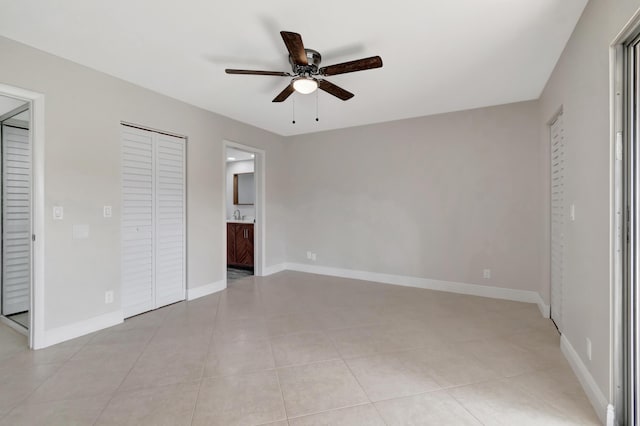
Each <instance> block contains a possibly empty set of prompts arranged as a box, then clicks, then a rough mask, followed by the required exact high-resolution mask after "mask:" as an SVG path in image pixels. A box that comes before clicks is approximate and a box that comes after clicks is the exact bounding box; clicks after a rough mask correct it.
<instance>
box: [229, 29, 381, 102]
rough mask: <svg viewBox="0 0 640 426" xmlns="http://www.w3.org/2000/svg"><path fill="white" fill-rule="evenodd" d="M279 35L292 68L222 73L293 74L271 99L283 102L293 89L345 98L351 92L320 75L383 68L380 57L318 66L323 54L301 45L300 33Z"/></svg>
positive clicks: (303, 92)
mask: <svg viewBox="0 0 640 426" xmlns="http://www.w3.org/2000/svg"><path fill="white" fill-rule="evenodd" d="M280 35H281V36H282V40H284V44H285V46H287V50H288V51H289V62H290V63H291V70H292V72H291V73H288V72H280V71H255V70H236V69H226V70H225V72H226V73H227V74H248V75H273V76H279V77H293V79H292V80H291V83H290V84H289V85H288V86H287V87H286V88H285V89H284V90H283V91H282V92H280V94H279V95H278V96H276V97H275V98H273V102H283V101H284V100H286V99H287V98H288V97H289V96H290V95H291V94H292V93H293V92H294V91H295V92H298V93H302V94H305V95H306V94H309V93H313V92H314V91H315V90H316V89H320V90H324V91H325V92H327V93H329V94H331V95H333V96H335V97H337V98H339V99H342V100H343V101H346V100H348V99H351V98H353V93H351V92H349V91H347V90H344V89H343V88H341V87H338V86H336V85H335V84H333V83H331V82H329V81H327V80H324V79H322V78H319V77H325V76H331V75H338V74H345V73H348V72H355V71H364V70H369V69H373V68H380V67H382V58H380V56H372V57H370V58H364V59H358V60H355V61H349V62H343V63H341V64H336V65H329V66H327V67H320V61H321V60H322V56H321V55H320V53H319V52H317V51H315V50H313V49H305V48H304V44H302V36H300V34H298V33H292V32H288V31H280Z"/></svg>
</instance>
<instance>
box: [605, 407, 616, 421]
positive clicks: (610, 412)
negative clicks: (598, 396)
mask: <svg viewBox="0 0 640 426" xmlns="http://www.w3.org/2000/svg"><path fill="white" fill-rule="evenodd" d="M606 425H607V426H616V425H617V423H616V409H615V407H614V406H613V405H612V404H609V405H607V423H606Z"/></svg>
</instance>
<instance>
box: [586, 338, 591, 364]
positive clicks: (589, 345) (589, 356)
mask: <svg viewBox="0 0 640 426" xmlns="http://www.w3.org/2000/svg"><path fill="white" fill-rule="evenodd" d="M587 358H589V361H591V339H589V338H588V337H587Z"/></svg>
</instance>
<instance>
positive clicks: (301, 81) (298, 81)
mask: <svg viewBox="0 0 640 426" xmlns="http://www.w3.org/2000/svg"><path fill="white" fill-rule="evenodd" d="M292 84H293V88H294V89H295V91H296V92H298V93H302V94H303V95H308V94H309V93H313V92H315V91H316V89H318V81H317V80H316V79H315V78H311V77H296V78H294V79H293V83H292Z"/></svg>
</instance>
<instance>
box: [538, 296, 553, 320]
mask: <svg viewBox="0 0 640 426" xmlns="http://www.w3.org/2000/svg"><path fill="white" fill-rule="evenodd" d="M537 303H538V309H540V313H541V314H542V317H543V318H550V317H551V306H549V305H547V304H546V303H544V300H543V299H542V296H540V295H539V294H538V302H537Z"/></svg>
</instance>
